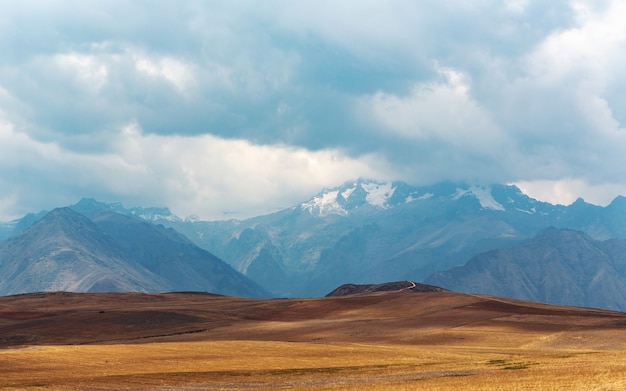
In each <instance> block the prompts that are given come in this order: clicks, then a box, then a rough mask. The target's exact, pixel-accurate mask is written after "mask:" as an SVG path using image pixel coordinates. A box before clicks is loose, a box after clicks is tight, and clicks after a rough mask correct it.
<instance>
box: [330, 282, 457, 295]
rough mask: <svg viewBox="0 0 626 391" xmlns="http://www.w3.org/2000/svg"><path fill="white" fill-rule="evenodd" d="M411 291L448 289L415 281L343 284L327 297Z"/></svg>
mask: <svg viewBox="0 0 626 391" xmlns="http://www.w3.org/2000/svg"><path fill="white" fill-rule="evenodd" d="M400 290H409V291H411V292H445V291H447V289H443V288H439V287H438V286H433V285H426V284H420V283H417V282H413V281H395V282H385V283H382V284H343V285H342V286H340V287H339V288H337V289H335V290H334V291H332V292H330V293H329V294H328V295H326V297H334V296H349V295H358V294H363V293H373V292H387V291H400Z"/></svg>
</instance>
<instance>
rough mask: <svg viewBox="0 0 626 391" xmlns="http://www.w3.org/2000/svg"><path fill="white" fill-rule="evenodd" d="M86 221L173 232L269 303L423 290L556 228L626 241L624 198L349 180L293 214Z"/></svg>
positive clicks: (89, 208)
mask: <svg viewBox="0 0 626 391" xmlns="http://www.w3.org/2000/svg"><path fill="white" fill-rule="evenodd" d="M71 207H72V208H74V209H77V210H82V211H83V213H87V214H89V213H92V214H93V213H99V212H98V211H102V210H105V211H114V212H116V213H120V214H123V215H125V216H128V217H132V218H134V219H139V220H142V221H147V222H150V223H153V224H156V225H163V226H164V227H167V228H173V229H175V230H176V231H178V232H180V233H181V234H183V235H184V236H185V237H187V238H188V239H189V240H191V241H192V242H193V243H194V244H195V245H197V246H199V247H201V248H203V249H205V250H207V251H209V252H210V253H212V254H215V255H216V256H217V257H219V258H220V259H223V260H224V261H226V262H227V263H228V264H230V265H231V266H232V267H233V268H234V269H235V270H237V271H239V272H240V273H243V274H245V275H246V276H248V277H250V278H251V279H252V280H254V281H257V282H258V283H259V284H260V285H262V286H265V287H269V288H270V289H271V291H272V295H274V296H278V297H289V296H292V297H294V296H301V297H308V296H319V295H321V294H324V292H325V291H328V290H330V289H332V288H333V287H336V286H339V285H341V284H343V283H345V282H346V281H353V282H354V283H357V284H375V283H380V282H381V281H399V280H411V281H423V280H424V279H426V278H427V277H428V276H430V275H431V274H433V273H435V272H439V271H444V270H448V269H450V268H452V267H455V266H460V265H463V264H464V263H466V262H467V261H468V260H469V259H470V258H471V257H472V256H474V255H476V254H480V253H483V252H486V251H490V250H494V249H499V248H508V247H512V246H515V245H516V244H518V243H520V242H522V241H524V240H527V239H529V238H532V237H533V236H534V235H536V234H537V233H538V232H539V231H541V230H542V229H544V228H546V227H549V226H555V227H559V228H571V229H575V230H580V231H584V232H586V233H587V234H588V235H590V236H591V237H592V238H594V239H597V240H606V239H610V238H619V237H626V218H625V217H626V198H624V197H620V196H618V197H616V198H615V199H614V200H613V202H612V203H611V204H609V205H607V206H606V207H601V206H596V205H592V204H588V203H586V202H585V201H584V200H582V199H579V200H577V201H576V202H574V203H572V204H571V205H568V206H563V205H552V204H550V203H546V202H542V201H538V200H536V199H533V198H531V197H529V196H528V195H526V194H524V193H523V192H522V191H521V190H520V189H519V188H518V187H516V186H511V185H497V184H494V185H489V186H487V185H467V184H462V183H452V182H444V183H440V184H436V185H432V186H421V187H415V186H411V185H408V184H406V183H404V182H399V181H396V182H376V181H369V180H365V179H358V180H356V181H349V182H346V183H344V184H342V185H341V186H337V187H334V188H329V189H325V190H323V191H321V192H319V193H318V194H317V195H315V196H313V197H312V198H310V199H309V200H307V201H304V202H302V203H300V204H298V205H295V206H293V207H291V208H286V209H283V210H281V211H278V212H275V213H271V214H268V215H263V216H257V217H253V218H250V219H246V220H224V221H201V220H197V219H181V218H179V217H177V216H175V215H173V214H172V213H171V211H169V209H167V208H129V209H126V208H123V207H122V206H121V204H104V203H98V202H97V201H95V200H93V199H83V200H81V201H80V202H78V203H77V204H75V205H73V206H71Z"/></svg>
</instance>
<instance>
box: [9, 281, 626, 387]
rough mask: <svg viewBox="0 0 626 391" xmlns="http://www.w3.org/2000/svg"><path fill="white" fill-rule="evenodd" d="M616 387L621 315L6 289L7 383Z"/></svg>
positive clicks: (434, 301)
mask: <svg viewBox="0 0 626 391" xmlns="http://www.w3.org/2000/svg"><path fill="white" fill-rule="evenodd" d="M2 389H7V390H20V389H27V390H43V389H50V390H57V389H58V390H73V389H81V390H90V389H91V390H101V389H129V390H205V389H216V390H236V389H255V390H259V389H265V390H276V389H308V390H338V389H347V390H350V389H355V390H356V389H368V390H416V389H419V390H524V389H527V390H541V389H545V390H563V389H564V390H594V389H595V390H621V389H626V314H623V313H618V312H611V311H601V310H593V309H583V308H572V307H560V306H548V305H542V304H536V303H529V302H523V301H516V300H508V299H501V298H494V297H486V296H477V295H465V294H457V293H450V292H436V293H414V292H411V291H407V290H404V291H398V292H386V293H375V294H367V295H356V296H347V297H335V298H323V299H274V300H252V299H242V298H231V297H224V296H214V295H206V294H191V293H189V294H187V293H177V294H159V295H143V294H69V293H49V294H33V295H20V296H9V297H2V298H0V390H2Z"/></svg>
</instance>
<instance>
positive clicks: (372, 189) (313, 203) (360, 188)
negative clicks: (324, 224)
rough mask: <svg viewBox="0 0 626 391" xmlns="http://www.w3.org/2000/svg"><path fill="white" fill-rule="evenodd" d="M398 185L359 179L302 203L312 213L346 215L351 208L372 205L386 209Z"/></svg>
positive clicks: (318, 214)
mask: <svg viewBox="0 0 626 391" xmlns="http://www.w3.org/2000/svg"><path fill="white" fill-rule="evenodd" d="M395 190H396V187H395V186H394V185H393V184H392V183H378V182H373V181H364V180H358V181H357V182H352V183H349V184H344V185H343V186H341V187H338V188H333V189H328V190H324V191H322V192H321V193H320V194H318V195H316V196H315V197H313V198H312V199H311V200H309V201H307V202H305V203H303V204H301V205H300V207H301V209H302V210H306V211H308V212H309V213H310V214H312V215H317V216H328V215H333V214H334V215H340V216H345V215H347V214H348V213H349V211H350V210H351V209H354V208H358V207H360V206H365V205H370V206H373V207H376V208H381V209H386V208H388V207H389V201H390V199H391V197H392V196H393V195H394V192H395Z"/></svg>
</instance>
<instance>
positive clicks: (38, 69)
mask: <svg viewBox="0 0 626 391" xmlns="http://www.w3.org/2000/svg"><path fill="white" fill-rule="evenodd" d="M625 13H626V9H625V6H624V5H623V4H622V2H620V1H618V0H606V1H603V2H595V1H591V0H588V1H561V2H545V1H540V0H523V1H510V2H500V1H496V0H488V1H483V2H466V1H461V0H458V1H456V0H455V1H450V2H445V3H442V2H439V1H424V2H419V3H418V2H415V1H409V0H392V1H386V2H380V1H374V0H361V1H344V2H341V3H337V2H331V1H319V0H317V1H309V0H303V1H298V2H293V1H286V0H278V1H275V2H272V3H260V2H255V1H248V0H242V1H237V2H231V1H214V2H204V1H195V0H191V1H186V2H184V3H180V2H173V1H168V0H157V1H135V2H126V1H107V2H98V3H95V2H89V1H70V0H54V1H50V2H45V3H41V2H36V1H29V0H25V1H20V2H3V3H0V52H2V53H3V55H2V57H0V121H2V123H3V124H4V125H2V126H3V127H4V128H3V129H4V130H3V131H2V132H3V133H2V136H1V137H2V140H1V141H2V142H3V144H2V145H0V151H1V152H2V153H4V154H5V155H3V156H2V157H0V162H2V166H1V167H0V173H1V174H0V184H1V185H2V188H3V189H11V191H6V192H5V194H6V195H3V196H2V197H1V198H0V207H1V208H2V210H3V211H4V212H2V211H0V214H5V215H9V214H14V213H13V212H11V210H12V209H14V210H19V211H20V213H21V212H22V211H24V210H27V209H29V208H31V209H30V210H29V211H32V210H33V209H35V210H36V209H39V208H40V206H42V205H46V207H49V206H50V205H51V204H54V203H57V204H62V202H61V201H64V202H74V201H75V200H76V199H78V198H80V197H81V196H83V195H88V194H86V193H91V194H92V195H95V196H100V197H104V198H107V199H108V200H111V201H122V202H125V203H128V204H134V205H149V204H151V203H158V204H166V205H169V206H172V207H173V208H179V209H180V210H181V211H183V214H187V213H197V214H200V215H203V214H204V215H206V216H221V215H222V214H221V213H222V212H223V211H233V212H235V213H240V214H241V215H249V214H253V211H254V210H256V211H260V212H264V211H267V210H270V209H271V208H274V207H287V206H290V205H292V204H293V203H295V202H298V201H301V199H299V197H302V198H306V197H308V196H310V195H312V194H313V193H315V192H316V191H317V190H319V189H318V187H320V186H332V185H334V184H338V183H341V182H343V181H344V180H347V179H353V178H354V177H357V176H362V177H367V176H375V177H378V178H380V179H385V178H387V179H404V180H407V181H409V182H412V183H415V184H425V183H432V182H437V181H442V180H463V181H468V182H481V183H485V182H506V183H524V184H525V185H527V187H528V188H531V187H533V186H534V185H532V184H533V183H535V184H537V186H535V187H534V188H538V187H543V188H545V189H547V192H552V193H554V194H565V193H567V192H565V191H564V190H563V189H566V188H569V189H570V190H571V191H569V193H574V192H581V193H582V194H580V195H582V196H585V194H599V192H600V189H603V191H604V190H605V191H616V189H618V188H621V187H620V185H621V184H622V183H624V182H625V181H626V178H625V177H624V173H623V172H622V171H623V170H622V168H621V167H623V166H624V165H625V164H626V161H625V160H626V158H625V157H624V154H623V151H624V150H625V147H626V140H625V139H624V138H625V137H626V136H625V134H626V132H625V127H626V126H625V124H626V92H625V91H626V88H625V87H626V75H625V74H624V72H623V71H622V70H623V69H625V68H626V50H625V49H626V28H625V27H624V23H623V22H622V21H621V20H620V17H621V15H624V14H625ZM7 129H8V130H7ZM259 161H260V162H263V164H259ZM315 167H316V168H315ZM78 168H80V170H79V169H78ZM68 173H71V175H69V174H68ZM303 173H306V174H303ZM227 174H228V175H227ZM70 177H71V178H74V180H70V179H68V178H70ZM333 182H334V183H333ZM289 183H292V184H293V185H291V186H289ZM244 184H246V185H245V186H244ZM582 184H585V185H586V186H587V187H585V186H583V185H582ZM557 185H558V186H557ZM156 189H159V190H158V191H157V190H156ZM285 189H288V190H285ZM232 194H246V195H247V196H246V197H243V198H235V197H232V196H231V195H232ZM286 194H289V195H286ZM546 194H547V193H546ZM220 197H223V198H224V199H223V200H222V201H220V200H219V198H220ZM546 197H547V196H546ZM177 205H179V206H177ZM206 205H211V207H210V208H209V207H208V206H206ZM187 206H189V207H187ZM196 206H197V207H198V208H199V210H198V211H188V209H191V207H196ZM209 209H210V210H209Z"/></svg>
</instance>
